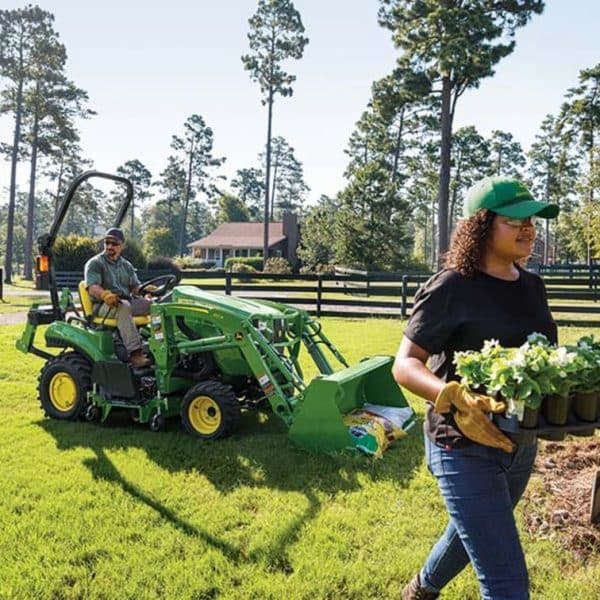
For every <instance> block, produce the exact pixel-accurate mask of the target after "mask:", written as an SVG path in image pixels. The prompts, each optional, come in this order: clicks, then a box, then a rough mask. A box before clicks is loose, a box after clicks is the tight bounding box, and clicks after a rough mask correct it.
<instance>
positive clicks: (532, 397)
mask: <svg viewBox="0 0 600 600" xmlns="http://www.w3.org/2000/svg"><path fill="white" fill-rule="evenodd" d="M454 362H455V365H456V372H457V373H458V374H459V375H460V376H461V383H462V384H463V385H465V386H467V387H468V388H469V389H471V390H472V391H474V392H479V393H484V394H487V395H491V396H494V397H495V398H496V399H498V400H504V401H505V402H506V404H507V410H506V412H505V413H504V414H500V415H493V420H494V422H495V423H496V425H497V426H498V427H499V428H500V429H502V430H504V431H507V432H511V433H518V432H521V431H527V432H530V433H535V434H537V435H540V436H541V437H544V438H547V439H562V438H563V437H564V435H565V434H566V433H574V434H579V435H593V434H594V430H595V429H596V428H600V414H599V412H598V404H599V402H600V393H599V392H600V343H598V342H595V341H594V340H593V338H581V339H580V340H579V341H578V343H577V345H576V346H572V347H566V346H556V345H553V344H551V343H550V342H549V341H548V340H547V339H546V338H545V337H544V336H543V335H541V334H537V333H534V334H532V335H530V336H529V337H528V339H527V342H526V343H525V344H523V345H522V346H520V347H519V348H504V347H502V346H500V344H499V343H498V342H497V341H496V340H489V341H486V342H485V344H484V346H483V348H482V349H481V351H479V352H474V351H465V352H457V353H456V355H455V358H454ZM592 392H595V394H592ZM575 393H577V394H585V393H589V394H592V396H591V398H592V399H590V396H585V397H583V398H582V399H581V400H578V401H577V410H575V401H574V398H575V397H576V396H575ZM592 407H594V408H595V410H594V408H592Z"/></svg>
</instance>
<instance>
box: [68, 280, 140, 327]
mask: <svg viewBox="0 0 600 600" xmlns="http://www.w3.org/2000/svg"><path fill="white" fill-rule="evenodd" d="M79 300H80V301H81V310H82V311H83V314H84V316H85V318H86V319H87V321H88V322H89V323H93V324H94V325H106V326H107V327H116V326H117V320H116V319H106V318H104V317H97V316H96V317H95V316H94V305H93V303H92V298H91V297H90V293H89V292H88V289H87V286H86V285H85V281H80V282H79ZM133 322H134V323H135V324H136V325H138V326H143V325H148V323H150V315H140V316H137V317H133Z"/></svg>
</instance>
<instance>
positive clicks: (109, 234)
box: [103, 227, 125, 244]
mask: <svg viewBox="0 0 600 600" xmlns="http://www.w3.org/2000/svg"><path fill="white" fill-rule="evenodd" d="M108 238H111V239H113V240H117V242H119V244H123V243H124V242H125V236H124V235H123V232H122V231H121V230H120V229H119V228H118V227H111V228H110V229H107V230H106V233H105V234H104V238H103V239H105V240H106V239H108Z"/></svg>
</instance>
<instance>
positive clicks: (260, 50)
mask: <svg viewBox="0 0 600 600" xmlns="http://www.w3.org/2000/svg"><path fill="white" fill-rule="evenodd" d="M248 23H249V25H250V32H249V33H248V42H249V45H250V54H245V55H244V56H242V63H243V65H244V68H245V69H246V70H247V71H249V73H250V78H251V79H252V80H253V81H256V82H257V83H258V84H259V86H260V91H261V95H262V98H261V101H262V103H263V104H266V105H267V107H268V115H267V144H266V151H265V154H266V160H265V163H266V168H265V187H264V193H265V203H264V213H263V216H264V235H263V237H264V239H263V256H265V257H268V255H269V225H268V223H269V208H270V200H269V193H270V188H271V183H270V178H271V137H272V126H273V103H274V101H275V96H276V95H277V94H279V95H281V96H283V97H286V96H291V95H292V92H293V88H292V83H293V82H294V81H295V80H296V76H295V75H292V74H291V73H287V72H286V71H284V70H283V67H282V63H283V62H284V61H286V60H289V59H296V60H298V59H300V58H302V54H303V53H304V47H305V46H306V44H308V38H307V37H304V35H303V34H304V25H303V24H302V18H301V16H300V13H299V12H298V11H297V10H296V8H295V6H294V4H293V2H291V0H259V2H258V7H257V9H256V13H255V14H254V15H253V16H252V17H251V18H250V19H249V21H248Z"/></svg>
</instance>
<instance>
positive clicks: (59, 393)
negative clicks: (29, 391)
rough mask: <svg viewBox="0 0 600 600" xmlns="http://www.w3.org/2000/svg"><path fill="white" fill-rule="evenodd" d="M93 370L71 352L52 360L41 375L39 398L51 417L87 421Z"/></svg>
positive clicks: (78, 355) (43, 368)
mask: <svg viewBox="0 0 600 600" xmlns="http://www.w3.org/2000/svg"><path fill="white" fill-rule="evenodd" d="M91 371H92V368H91V366H90V363H89V362H88V361H87V359H86V358H84V357H83V356H82V355H81V354H78V353H76V352H67V353H64V354H59V355H58V356H56V357H55V358H52V359H50V360H49V361H48V362H47V363H46V364H45V365H44V366H43V367H42V370H41V371H40V377H39V381H38V394H39V398H40V403H41V405H42V410H43V411H44V412H45V413H46V415H47V416H49V417H51V418H53V419H59V420H62V421H75V420H76V419H78V418H79V417H83V416H84V414H85V409H86V407H87V393H88V391H89V390H90V389H91V387H92V381H91Z"/></svg>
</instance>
